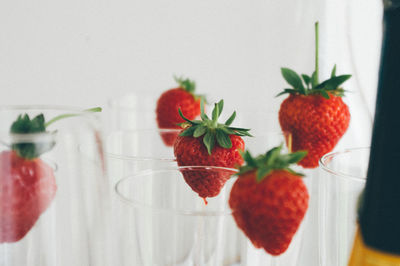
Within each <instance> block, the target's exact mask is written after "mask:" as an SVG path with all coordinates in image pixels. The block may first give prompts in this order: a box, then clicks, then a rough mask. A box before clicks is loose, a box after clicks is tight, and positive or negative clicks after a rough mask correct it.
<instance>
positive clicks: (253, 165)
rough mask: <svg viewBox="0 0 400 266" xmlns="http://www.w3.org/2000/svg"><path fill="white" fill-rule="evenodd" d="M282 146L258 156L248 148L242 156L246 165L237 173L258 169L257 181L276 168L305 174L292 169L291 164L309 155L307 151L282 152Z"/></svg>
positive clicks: (298, 174) (295, 173) (299, 174)
mask: <svg viewBox="0 0 400 266" xmlns="http://www.w3.org/2000/svg"><path fill="white" fill-rule="evenodd" d="M282 147H283V144H281V145H280V146H278V147H275V148H272V149H271V150H269V151H267V153H265V154H261V155H258V156H257V157H253V156H252V155H251V154H250V152H249V151H248V150H247V151H245V152H243V153H242V157H243V159H244V161H245V165H243V166H241V167H240V168H239V172H238V173H237V174H236V175H239V176H240V175H242V174H244V173H247V172H250V171H253V170H256V179H257V182H261V180H263V179H264V178H265V177H266V176H268V175H269V174H270V173H271V172H272V171H274V170H286V171H288V172H290V173H291V174H294V175H297V176H303V174H301V173H298V172H296V171H294V170H292V169H290V165H291V164H295V163H297V162H299V161H300V160H301V159H303V158H304V157H305V156H306V155H307V151H297V152H294V153H287V154H282V153H281V152H282Z"/></svg>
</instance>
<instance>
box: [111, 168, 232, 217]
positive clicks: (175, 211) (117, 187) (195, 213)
mask: <svg viewBox="0 0 400 266" xmlns="http://www.w3.org/2000/svg"><path fill="white" fill-rule="evenodd" d="M193 169H204V170H222V171H229V172H232V176H233V175H234V174H236V173H238V172H239V170H238V169H236V168H227V167H218V166H203V165H198V166H177V167H170V168H164V169H157V170H153V169H147V170H144V171H140V172H137V173H134V174H132V175H128V176H125V177H123V178H121V179H120V180H118V182H117V183H116V184H115V186H114V191H115V193H116V195H117V197H118V199H119V200H120V201H122V202H123V203H125V204H127V205H128V206H130V207H133V208H136V207H140V208H145V209H149V210H151V211H153V212H168V213H173V214H176V215H181V216H207V217H216V216H226V215H231V214H232V213H233V210H231V209H230V208H227V210H222V211H205V210H203V211H192V210H180V209H176V208H162V207H154V206H151V204H146V203H143V202H140V201H138V200H135V199H132V198H128V197H127V196H125V195H124V194H123V193H122V192H121V191H120V187H121V186H122V184H123V182H126V181H127V180H129V179H132V178H138V177H143V176H146V175H149V174H151V173H156V174H157V173H158V174H159V173H163V172H167V171H168V172H170V171H181V170H193ZM188 188H189V189H191V188H190V187H189V185H188ZM193 193H194V194H193V196H194V197H199V196H198V195H197V194H196V192H194V191H193Z"/></svg>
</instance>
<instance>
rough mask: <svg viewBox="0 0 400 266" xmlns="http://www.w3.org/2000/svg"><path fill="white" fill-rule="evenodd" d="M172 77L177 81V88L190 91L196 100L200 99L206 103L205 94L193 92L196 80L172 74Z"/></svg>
mask: <svg viewBox="0 0 400 266" xmlns="http://www.w3.org/2000/svg"><path fill="white" fill-rule="evenodd" d="M174 79H175V81H176V83H178V86H179V88H181V89H183V90H185V91H187V92H188V93H190V94H191V95H192V96H193V98H194V99H195V100H196V101H197V100H202V101H204V102H206V103H207V100H206V97H205V95H200V94H196V93H195V90H196V82H195V81H193V80H190V79H188V78H183V77H177V76H174Z"/></svg>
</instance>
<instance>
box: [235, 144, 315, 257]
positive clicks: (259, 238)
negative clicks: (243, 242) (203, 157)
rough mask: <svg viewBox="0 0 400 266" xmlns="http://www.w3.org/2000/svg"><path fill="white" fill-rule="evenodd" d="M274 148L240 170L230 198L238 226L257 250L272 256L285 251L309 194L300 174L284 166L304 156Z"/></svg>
mask: <svg viewBox="0 0 400 266" xmlns="http://www.w3.org/2000/svg"><path fill="white" fill-rule="evenodd" d="M280 149H281V147H279V148H275V149H273V150H271V151H270V152H269V153H267V154H266V155H261V156H259V157H257V158H252V157H251V155H250V153H248V152H247V153H246V154H245V155H244V156H245V160H246V162H247V165H245V166H243V167H241V169H240V172H239V177H238V179H237V180H236V181H235V183H234V185H233V187H232V190H231V194H230V197H229V206H230V207H231V209H232V211H233V212H232V214H233V217H234V219H235V221H236V224H237V226H238V227H239V228H240V229H241V230H242V231H243V232H244V233H245V235H246V236H247V237H248V238H249V239H250V241H251V242H252V243H253V245H254V246H255V247H256V248H263V249H264V250H265V251H266V252H268V253H269V254H271V255H279V254H282V253H283V252H285V251H286V250H287V248H288V247H289V244H290V242H291V240H292V238H293V236H294V234H295V233H296V231H297V230H298V228H299V226H300V223H301V221H302V220H303V218H304V215H305V213H306V211H307V208H308V201H309V194H308V191H307V187H306V186H305V184H304V182H303V180H302V179H301V178H300V177H299V175H298V174H297V173H295V172H293V171H292V170H290V169H288V168H287V167H288V166H289V164H291V163H293V162H296V161H298V160H299V159H300V158H302V157H304V155H305V153H301V152H300V153H293V154H288V155H281V154H280Z"/></svg>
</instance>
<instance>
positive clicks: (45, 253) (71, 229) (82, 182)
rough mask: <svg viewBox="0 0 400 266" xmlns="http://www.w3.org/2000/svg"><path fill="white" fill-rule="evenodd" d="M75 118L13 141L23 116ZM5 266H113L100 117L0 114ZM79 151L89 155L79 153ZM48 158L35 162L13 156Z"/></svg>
mask: <svg viewBox="0 0 400 266" xmlns="http://www.w3.org/2000/svg"><path fill="white" fill-rule="evenodd" d="M65 113H69V114H74V115H75V114H78V116H75V117H69V118H66V119H63V120H60V121H57V123H54V124H51V125H50V126H49V127H48V128H47V131H46V132H43V133H29V134H12V133H10V127H11V124H12V123H13V121H15V120H16V119H17V117H18V116H19V115H21V114H22V115H24V114H29V116H30V117H31V118H33V117H34V116H36V115H38V114H43V115H44V117H45V119H46V121H49V120H50V119H51V118H54V117H56V116H58V115H60V114H65ZM0 121H1V122H0V143H1V144H0V180H1V182H0V241H1V242H0V265H2V266H21V265H27V266H36V265H41V266H46V265H49V266H64V265H65V266H67V265H68V266H70V265H78V266H87V265H95V266H97V265H99V266H103V265H112V264H109V263H110V262H111V261H110V260H111V259H110V258H111V257H110V256H109V255H110V254H109V253H108V250H109V247H108V246H107V245H108V241H107V240H108V237H109V231H108V228H109V224H108V219H107V217H108V214H109V213H108V212H109V208H108V205H109V193H108V192H109V190H108V187H109V185H108V183H107V179H106V177H105V165H104V157H103V152H102V150H103V148H102V137H101V133H100V131H99V126H100V125H99V121H98V118H97V116H96V115H95V114H92V113H87V112H81V111H79V110H76V109H73V108H64V107H53V106H14V107H0ZM81 145H87V146H88V147H91V148H90V149H87V150H85V153H82V152H81V150H80V148H79V147H80V146H81ZM16 147H19V148H21V147H22V148H21V149H24V150H25V151H38V150H49V151H47V152H45V153H43V154H42V155H40V157H38V158H36V159H22V158H21V157H20V155H18V154H17V152H15V151H11V150H12V149H15V148H16Z"/></svg>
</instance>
